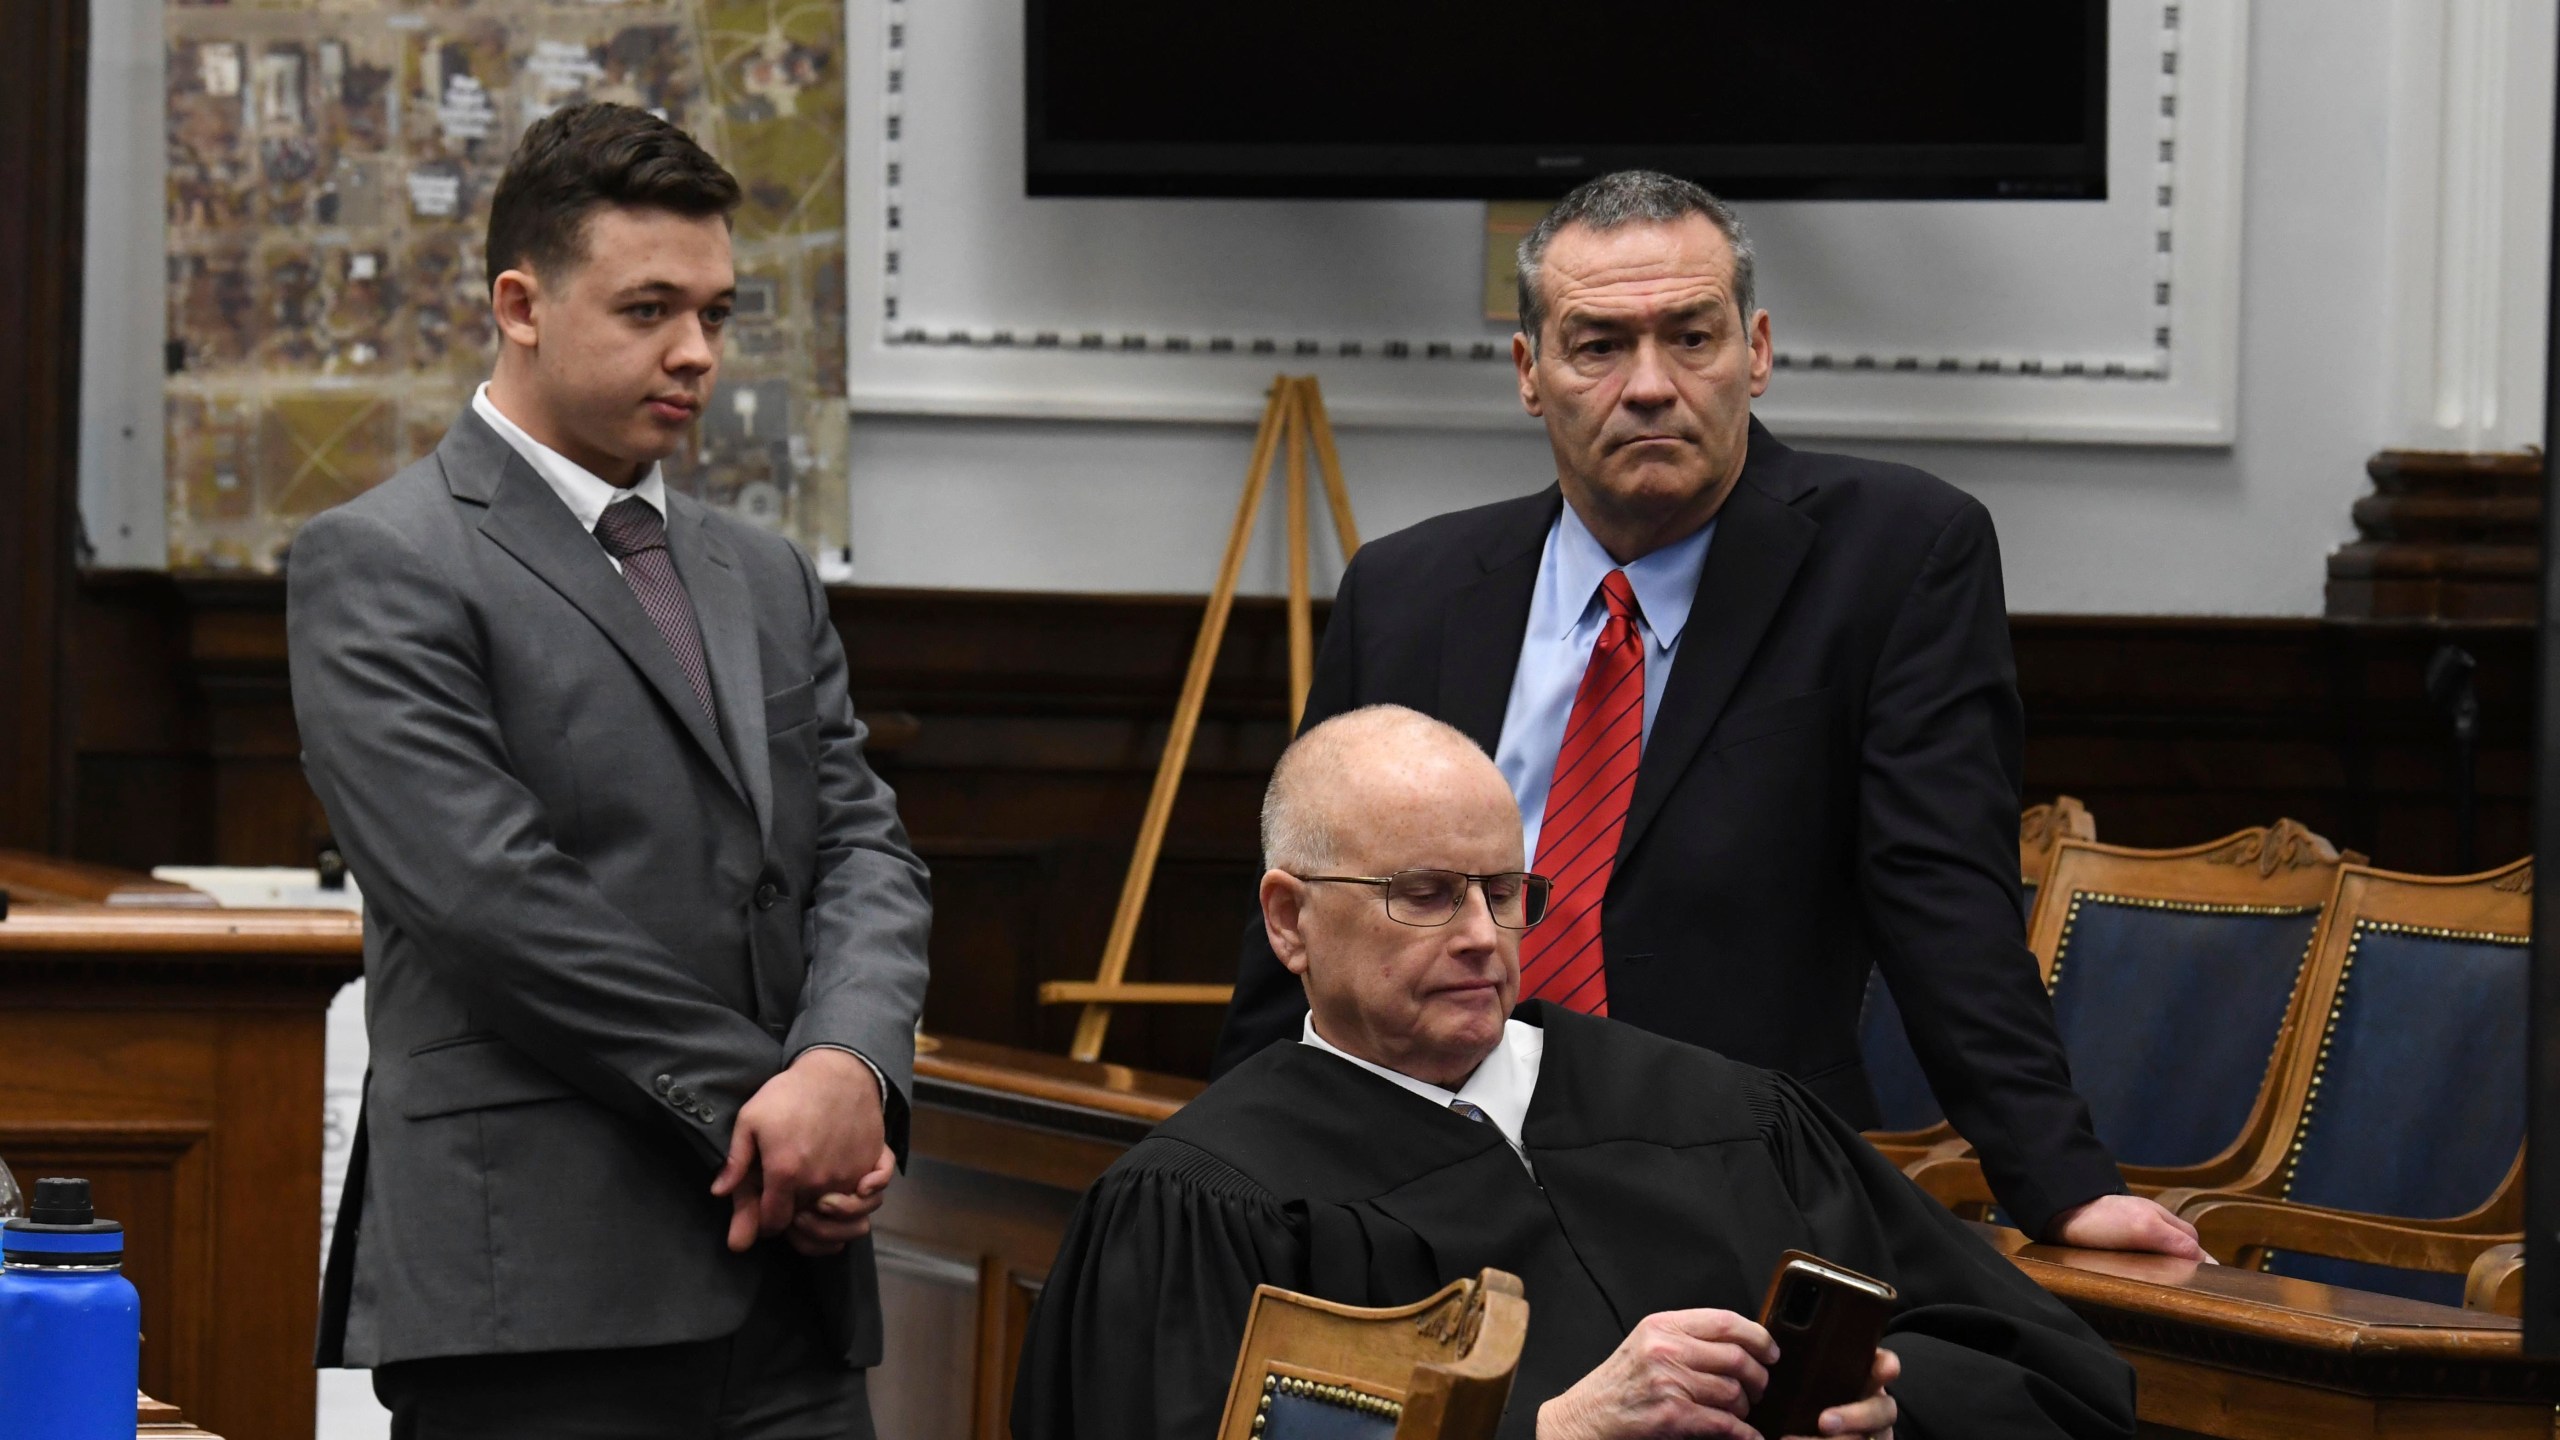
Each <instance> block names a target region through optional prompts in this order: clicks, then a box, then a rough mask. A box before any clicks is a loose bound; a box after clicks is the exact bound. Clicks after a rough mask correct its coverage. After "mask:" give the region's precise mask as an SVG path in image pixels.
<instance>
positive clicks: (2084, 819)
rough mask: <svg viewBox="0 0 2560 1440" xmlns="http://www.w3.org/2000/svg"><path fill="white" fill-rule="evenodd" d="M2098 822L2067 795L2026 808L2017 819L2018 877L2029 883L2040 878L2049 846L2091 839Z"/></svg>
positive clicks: (2049, 849)
mask: <svg viewBox="0 0 2560 1440" xmlns="http://www.w3.org/2000/svg"><path fill="white" fill-rule="evenodd" d="M2097 838H2098V822H2097V819H2096V817H2094V816H2092V815H2091V814H2090V813H2089V807H2088V806H2086V805H2083V804H2081V803H2080V802H2079V801H2078V800H2075V799H2073V798H2072V797H2071V796H2068V795H2057V796H2055V797H2054V798H2053V802H2052V803H2051V804H2049V805H2030V806H2028V807H2027V808H2026V809H2025V810H2024V811H2022V812H2020V814H2019V816H2018V874H2019V876H2020V877H2021V878H2022V879H2025V880H2026V881H2028V882H2029V883H2030V884H2032V883H2034V882H2035V881H2036V880H2038V879H2040V878H2042V876H2043V875H2044V867H2045V862H2046V861H2048V860H2050V859H2052V858H2053V847H2054V846H2056V845H2059V844H2061V843H2062V842H2063V841H2065V840H2095V839H2097Z"/></svg>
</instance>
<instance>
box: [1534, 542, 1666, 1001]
mask: <svg viewBox="0 0 2560 1440" xmlns="http://www.w3.org/2000/svg"><path fill="white" fill-rule="evenodd" d="M1600 598H1601V600H1602V601H1603V603H1605V604H1606V605H1607V606H1608V607H1609V622H1608V623H1607V624H1606V625H1603V626H1602V627H1601V628H1600V639H1599V642H1598V643H1597V644H1595V645H1593V646H1592V647H1591V663H1590V665H1589V666H1588V667H1586V668H1585V669H1584V670H1583V672H1582V688H1580V689H1579V690H1576V691H1574V693H1573V713H1572V714H1571V715H1569V716H1567V717H1566V719H1565V724H1564V743H1563V744H1562V745H1561V746H1559V747H1558V748H1557V750H1556V771H1555V778H1554V779H1553V780H1551V781H1549V782H1548V784H1547V809H1546V818H1545V819H1543V820H1541V821H1540V822H1539V824H1538V864H1537V870H1538V873H1539V874H1541V875H1544V876H1546V877H1547V878H1548V879H1550V880H1552V881H1554V882H1555V892H1554V894H1553V895H1552V896H1551V897H1550V898H1549V899H1548V902H1547V918H1546V919H1545V920H1543V921H1541V922H1539V924H1538V927H1537V928H1536V929H1534V930H1531V931H1530V932H1529V933H1528V934H1527V935H1525V936H1523V937H1522V938H1521V942H1520V993H1521V995H1522V996H1523V997H1524V998H1527V999H1531V1000H1552V1001H1554V1002H1555V1003H1557V1004H1559V1005H1562V1006H1564V1007H1566V1008H1567V1009H1571V1010H1580V1011H1584V1012H1586V1013H1588V1014H1592V1015H1606V1014H1608V1013H1609V982H1608V979H1607V977H1606V976H1605V975H1604V973H1603V971H1602V968H1601V958H1602V957H1601V951H1600V896H1601V894H1602V893H1603V892H1605V891H1606V890H1607V889H1608V888H1609V873H1610V872H1611V871H1612V870H1614V869H1616V868H1617V864H1618V835H1619V832H1621V831H1623V830H1625V829H1626V827H1627V801H1628V799H1629V797H1631V796H1632V795H1634V793H1635V788H1636V762H1637V761H1638V760H1639V759H1641V758H1642V756H1643V752H1644V632H1643V631H1642V630H1640V629H1638V628H1637V626H1636V616H1637V614H1638V613H1639V612H1638V611H1637V609H1636V592H1635V587H1634V586H1632V585H1629V584H1628V583H1627V572H1626V571H1624V570H1612V571H1610V572H1609V574H1608V576H1607V578H1605V579H1603V580H1602V581H1601V582H1600Z"/></svg>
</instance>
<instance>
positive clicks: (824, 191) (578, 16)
mask: <svg viewBox="0 0 2560 1440" xmlns="http://www.w3.org/2000/svg"><path fill="white" fill-rule="evenodd" d="M166 13H167V15H168V116H167V133H168V144H169V191H168V207H169V209H168V222H169V224H168V259H169V269H168V277H169V278H168V307H169V327H168V339H169V344H168V367H169V368H168V379H167V382H166V400H167V411H168V425H169V447H168V455H169V477H168V478H169V563H170V565H171V567H172V568H173V569H206V568H214V569H248V570H273V569H275V568H276V567H277V564H278V561H279V558H280V556H281V554H282V551H283V548H284V546H285V543H286V542H287V541H289V540H290V539H291V538H292V535H293V531H294V528H295V527H296V526H297V525H299V524H300V523H301V522H302V521H303V520H304V519H306V518H308V517H309V516H311V515H312V514H314V513H316V512H318V511H320V510H324V509H326V508H328V507H329V506H331V505H335V504H337V503H339V502H340V501H342V500H345V499H347V498H348V497H350V496H353V495H355V494H358V493H359V492H361V491H363V490H364V489H366V488H367V487H369V486H372V485H374V484H376V483H378V482H380V481H382V480H384V479H386V478H388V477H389V476H390V474H391V473H392V472H393V471H394V470H397V469H398V468H399V467H400V466H401V465H403V464H405V463H406V462H408V461H409V460H411V459H413V458H415V457H417V456H420V455H423V454H426V453H427V452H429V451H430V450H432V449H434V448H435V445H436V442H437V440H438V439H439V438H441V437H442V435H443V434H444V431H445V428H446V427H447V426H448V425H449V424H451V423H452V421H453V419H454V417H455V416H456V415H457V414H458V413H459V412H460V410H461V408H462V407H463V406H464V405H465V404H467V403H468V402H469V400H470V396H471V392H472V389H473V387H475V386H476V385H478V384H479V382H480V381H482V380H483V379H485V378H487V376H488V372H489V366H490V363H491V359H492V357H493V355H494V354H495V343H496V342H495V339H494V335H493V331H492V328H491V325H490V320H489V306H488V291H487V283H486V276H485V272H484V270H483V266H482V257H481V240H482V237H483V235H484V233H485V231H486V228H487V224H488V204H489V195H490V192H491V190H492V189H493V188H494V187H495V186H496V184H497V181H498V177H499V175H500V173H501V172H502V171H503V170H504V169H505V166H506V160H507V156H508V155H509V153H510V152H512V151H513V149H514V148H515V143H516V140H517V138H518V137H519V136H521V135H522V134H523V133H524V130H525V127H526V126H528V125H530V124H531V123H533V122H534V121H535V120H537V119H540V118H541V117H542V116H544V115H546V114H548V113H550V112H551V111H552V110H554V109H557V108H559V107H560V106H562V105H567V104H570V103H573V102H575V101H579V100H588V99H598V100H616V101H621V102H623V103H625V104H631V105H638V106H642V107H645V108H647V109H650V110H654V111H656V112H658V113H660V114H662V115H664V116H666V117H667V118H668V119H670V120H672V121H674V122H675V123H676V124H678V125H680V126H682V127H684V128H685V129H686V130H689V131H691V132H692V133H693V135H694V137H695V138H696V139H698V140H700V141H701V142H702V143H703V144H704V146H706V147H707V148H708V149H709V150H710V151H711V152H712V154H714V155H716V156H717V157H719V158H720V160H721V161H723V162H724V163H725V164H727V165H728V166H729V168H730V169H731V170H732V171H734V172H735V173H736V174H737V176H738V179H739V181H740V183H741V184H742V185H743V186H744V188H745V191H746V203H745V205H744V206H743V207H742V208H741V209H740V211H739V212H738V215H737V220H736V228H735V237H736V252H737V267H738V303H737V309H736V319H735V321H734V322H733V324H732V325H731V327H730V330H729V336H728V350H727V356H726V359H725V361H724V363H723V367H722V371H721V377H720V386H719V390H718V392H717V393H716V394H715V395H714V396H713V398H712V402H711V404H710V406H709V407H708V408H707V409H706V411H705V412H704V416H703V419H702V422H701V424H700V426H699V428H698V433H697V435H696V437H695V439H694V441H693V443H692V444H691V445H690V446H689V448H688V449H687V450H686V451H685V452H684V453H682V454H679V455H678V456H676V457H674V458H673V459H670V460H669V461H668V462H667V479H668V482H669V483H670V484H671V485H674V486H675V487H676V488H678V489H681V490H684V491H687V492H688V493H691V494H693V495H695V496H698V497H700V498H701V499H703V500H705V501H707V502H709V503H712V504H714V505H719V506H724V507H727V508H729V509H731V510H733V511H735V512H737V513H738V514H740V515H743V516H745V517H747V518H749V519H751V520H753V521H755V522H756V523H758V524H761V525H765V526H767V527H769V528H771V529H774V530H778V531H781V532H783V533H785V534H789V535H791V536H793V537H794V538H796V539H798V540H799V541H800V542H801V543H802V544H804V545H806V546H808V547H810V548H811V549H813V550H818V549H828V548H832V547H835V546H840V545H842V544H843V543H844V538H845V537H844V532H845V513H844V512H845V490H844V483H843V482H844V473H845V426H846V408H845V402H844V315H845V302H844V173H843V156H844V71H843V58H844V57H843V39H844V10H843V5H842V0H631V3H619V0H316V3H315V0H266V3H258V0H247V3H233V4H203V3H187V0H172V3H171V4H170V5H169V6H168V7H167V12H166Z"/></svg>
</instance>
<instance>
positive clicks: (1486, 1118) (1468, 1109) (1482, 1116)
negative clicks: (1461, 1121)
mask: <svg viewBox="0 0 2560 1440" xmlns="http://www.w3.org/2000/svg"><path fill="white" fill-rule="evenodd" d="M1449 1108H1450V1109H1452V1110H1454V1111H1456V1112H1457V1113H1459V1114H1461V1115H1464V1116H1466V1117H1467V1118H1468V1119H1470V1120H1481V1121H1483V1122H1484V1123H1486V1124H1487V1125H1491V1124H1493V1117H1492V1116H1490V1115H1487V1114H1486V1113H1484V1111H1483V1110H1481V1109H1479V1108H1477V1106H1476V1103H1475V1102H1474V1101H1472V1100H1452V1101H1450V1102H1449ZM1496 1128H1500V1127H1496Z"/></svg>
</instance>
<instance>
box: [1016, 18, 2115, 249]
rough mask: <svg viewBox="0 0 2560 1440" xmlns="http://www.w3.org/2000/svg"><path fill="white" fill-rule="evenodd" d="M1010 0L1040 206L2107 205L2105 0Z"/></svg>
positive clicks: (1031, 181)
mask: <svg viewBox="0 0 2560 1440" xmlns="http://www.w3.org/2000/svg"><path fill="white" fill-rule="evenodd" d="M1024 3H1025V6H1026V11H1025V16H1024V19H1025V23H1026V34H1027V40H1028V46H1027V54H1026V57H1025V58H1026V60H1027V67H1026V79H1027V83H1028V95H1027V98H1028V101H1029V108H1028V112H1027V114H1028V132H1029V133H1028V137H1027V138H1028V140H1029V167H1028V168H1029V174H1028V188H1029V191H1030V193H1031V194H1033V195H1199V196H1215V195H1284V196H1318V197H1321V196H1396V197H1411V198H1429V197H1445V198H1522V199H1528V198H1537V197H1541V196H1550V195H1559V194H1562V193H1563V192H1564V191H1565V190H1567V189H1570V188H1572V186H1574V185H1575V184H1576V183H1578V182H1580V181H1582V180H1585V179H1588V178H1590V177H1591V176H1593V175H1598V174H1602V173H1605V172H1607V171H1611V170H1619V169H1625V168H1629V167H1634V166H1641V167H1644V168H1648V169H1655V170H1667V171H1670V172H1672V173H1674V174H1678V175H1685V176H1688V177H1690V178H1692V179H1695V180H1698V181H1700V182H1701V183H1703V184H1705V185H1707V186H1708V187H1709V188H1711V189H1714V190H1716V191H1717V192H1719V193H1721V194H1724V195H1729V196H1734V197H1738V198H1745V199H1752V198H1760V199H1775V198H1837V199H1883V198H1912V199H1955V198H1971V197H2005V198H2054V199H2103V198H2105V196H2106V188H2107V182H2106V75H2107V33H2106V30H2107V6H2106V0H1901V3H1893V0H1859V3H1853V0H1752V3H1731V4H1713V3H1700V0H1687V3H1682V0H1651V3H1641V4H1640V3H1631V0H1291V3H1288V4H1278V5H1271V4H1233V3H1216V0H1206V3H1204V0H1024Z"/></svg>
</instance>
